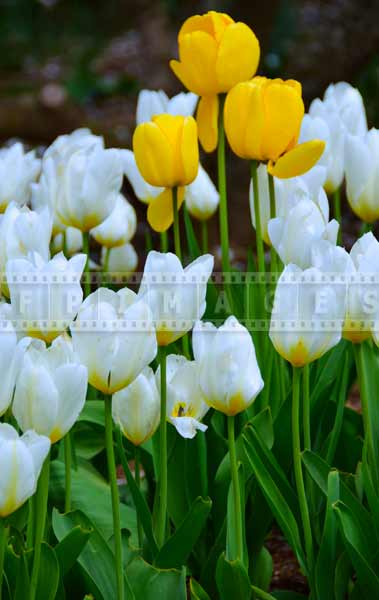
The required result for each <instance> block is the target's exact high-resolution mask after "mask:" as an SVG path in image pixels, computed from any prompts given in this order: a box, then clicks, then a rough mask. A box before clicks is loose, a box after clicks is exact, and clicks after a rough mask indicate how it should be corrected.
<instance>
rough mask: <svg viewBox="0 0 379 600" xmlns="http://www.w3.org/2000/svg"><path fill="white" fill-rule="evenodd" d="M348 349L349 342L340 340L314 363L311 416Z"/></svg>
mask: <svg viewBox="0 0 379 600" xmlns="http://www.w3.org/2000/svg"><path fill="white" fill-rule="evenodd" d="M348 349H349V343H348V342H347V341H346V340H341V341H340V343H339V344H338V345H337V346H335V348H333V349H332V350H330V351H329V352H327V353H326V354H325V355H324V356H323V357H322V358H321V359H319V360H318V361H317V363H316V364H315V369H316V373H315V378H314V379H315V385H314V386H313V389H312V387H311V390H312V392H311V399H310V400H311V406H312V413H313V414H312V417H313V416H314V413H315V412H317V410H318V407H317V400H318V398H319V396H320V395H321V393H322V392H323V391H324V390H325V389H326V388H328V387H329V386H330V385H332V383H333V381H334V380H335V379H336V378H337V377H338V375H339V373H340V370H341V364H342V362H343V355H344V353H345V352H346V351H348ZM312 375H313V369H312Z"/></svg>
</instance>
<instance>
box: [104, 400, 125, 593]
mask: <svg viewBox="0 0 379 600" xmlns="http://www.w3.org/2000/svg"><path fill="white" fill-rule="evenodd" d="M104 409H105V410H104V415H105V448H106V453H107V464H108V476H109V483H110V488H111V499H112V514H113V533H114V547H115V558H116V580H117V599H118V600H124V573H123V566H122V565H123V562H122V537H121V522H120V499H119V495H118V487H117V475H116V464H115V458H114V449H113V421H112V397H111V396H105V397H104Z"/></svg>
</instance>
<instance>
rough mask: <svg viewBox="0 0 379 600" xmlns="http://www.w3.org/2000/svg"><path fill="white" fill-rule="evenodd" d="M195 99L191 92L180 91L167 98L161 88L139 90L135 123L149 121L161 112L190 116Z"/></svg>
mask: <svg viewBox="0 0 379 600" xmlns="http://www.w3.org/2000/svg"><path fill="white" fill-rule="evenodd" d="M197 100H198V97H197V96H196V94H193V93H192V92H180V94H177V95H176V96H173V97H172V98H169V97H168V96H167V94H166V93H165V92H164V91H163V90H158V91H152V90H141V91H140V93H139V94H138V100H137V114H136V121H137V125H139V124H140V123H145V122H146V121H151V119H152V117H154V115H161V114H162V113H168V114H169V115H182V116H183V117H192V115H193V113H194V111H195V108H196V104H197Z"/></svg>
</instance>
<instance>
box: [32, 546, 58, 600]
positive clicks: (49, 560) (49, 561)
mask: <svg viewBox="0 0 379 600" xmlns="http://www.w3.org/2000/svg"><path fill="white" fill-rule="evenodd" d="M58 583H59V563H58V559H57V557H56V555H55V552H54V550H53V548H51V547H50V546H49V545H48V544H46V543H45V542H42V545H41V562H40V567H39V576H38V583H37V592H36V598H43V600H54V598H55V595H56V592H57V589H58Z"/></svg>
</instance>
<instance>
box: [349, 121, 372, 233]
mask: <svg viewBox="0 0 379 600" xmlns="http://www.w3.org/2000/svg"><path fill="white" fill-rule="evenodd" d="M345 152H346V161H345V162H346V164H345V167H346V195H347V199H348V201H349V204H350V206H351V208H352V210H353V211H354V212H355V214H356V215H357V216H358V217H359V218H360V219H362V221H365V222H366V223H373V222H374V221H376V220H377V219H379V130H378V129H374V128H373V129H370V131H369V132H368V133H367V134H366V135H364V136H360V137H358V136H353V135H348V136H347V138H346V147H345Z"/></svg>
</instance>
